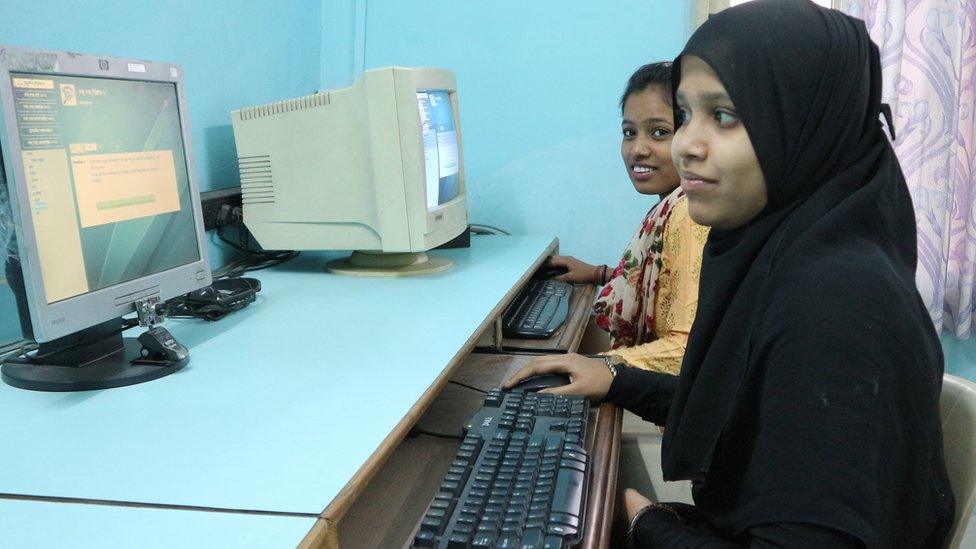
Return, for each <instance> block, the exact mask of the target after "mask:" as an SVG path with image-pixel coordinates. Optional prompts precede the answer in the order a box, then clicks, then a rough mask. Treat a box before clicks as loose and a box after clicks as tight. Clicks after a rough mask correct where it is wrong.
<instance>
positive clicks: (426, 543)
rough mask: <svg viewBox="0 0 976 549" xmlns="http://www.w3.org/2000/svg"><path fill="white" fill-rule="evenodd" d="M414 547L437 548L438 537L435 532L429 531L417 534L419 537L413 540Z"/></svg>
mask: <svg viewBox="0 0 976 549" xmlns="http://www.w3.org/2000/svg"><path fill="white" fill-rule="evenodd" d="M413 546H414V547H436V546H437V536H436V535H434V533H433V532H429V531H427V530H421V531H419V532H417V535H416V536H415V537H414V538H413Z"/></svg>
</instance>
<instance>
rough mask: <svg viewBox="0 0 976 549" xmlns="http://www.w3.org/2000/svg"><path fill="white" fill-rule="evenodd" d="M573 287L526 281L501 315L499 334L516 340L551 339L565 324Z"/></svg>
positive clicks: (547, 281) (566, 284) (555, 282)
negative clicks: (500, 332)
mask: <svg viewBox="0 0 976 549" xmlns="http://www.w3.org/2000/svg"><path fill="white" fill-rule="evenodd" d="M572 295H573V285H572V284H569V283H566V282H559V281H558V280H552V279H546V280H530V281H529V282H528V283H527V284H526V285H525V287H524V288H522V291H521V292H519V294H518V295H517V296H515V299H513V300H512V302H511V303H509V305H508V307H507V308H506V309H505V312H504V313H502V335H504V336H505V337H514V338H517V339H545V338H548V337H552V334H554V333H556V330H558V329H559V327H560V326H562V325H563V322H565V321H566V315H568V314H569V298H570V297H572Z"/></svg>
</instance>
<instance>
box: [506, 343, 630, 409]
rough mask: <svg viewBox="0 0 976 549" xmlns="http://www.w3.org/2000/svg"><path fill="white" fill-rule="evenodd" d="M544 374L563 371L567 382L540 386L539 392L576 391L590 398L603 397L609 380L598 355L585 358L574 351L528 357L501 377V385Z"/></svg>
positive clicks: (508, 384)
mask: <svg viewBox="0 0 976 549" xmlns="http://www.w3.org/2000/svg"><path fill="white" fill-rule="evenodd" d="M546 374H565V375H568V376H569V381H570V382H569V385H563V386H560V387H552V388H549V389H543V390H541V391H539V392H540V393H551V394H554V395H578V396H583V397H586V398H588V399H590V400H603V397H605V396H607V391H609V390H610V384H611V383H613V373H611V372H610V369H609V368H607V363H606V361H605V360H604V359H602V358H588V357H585V356H582V355H578V354H575V353H570V354H565V355H549V356H541V357H539V358H534V359H532V360H531V361H530V362H529V363H528V364H526V365H525V366H523V367H522V369H521V370H519V371H518V372H516V373H515V375H513V376H512V377H510V378H508V380H506V381H505V383H504V385H503V387H504V388H505V389H511V388H513V387H515V386H516V385H517V384H518V383H519V382H520V381H523V380H525V379H528V378H530V377H535V376H540V375H546Z"/></svg>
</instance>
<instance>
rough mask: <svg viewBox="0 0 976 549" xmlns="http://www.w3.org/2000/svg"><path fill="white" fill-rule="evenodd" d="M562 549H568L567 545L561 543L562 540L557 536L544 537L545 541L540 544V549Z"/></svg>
mask: <svg viewBox="0 0 976 549" xmlns="http://www.w3.org/2000/svg"><path fill="white" fill-rule="evenodd" d="M564 547H568V545H567V544H565V543H563V538H561V537H558V536H546V539H545V541H543V542H542V549H563V548H564Z"/></svg>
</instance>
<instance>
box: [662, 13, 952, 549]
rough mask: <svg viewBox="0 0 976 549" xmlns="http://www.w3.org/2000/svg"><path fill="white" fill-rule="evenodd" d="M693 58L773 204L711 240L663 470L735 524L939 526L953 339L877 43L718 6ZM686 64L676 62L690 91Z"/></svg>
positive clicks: (791, 17)
mask: <svg viewBox="0 0 976 549" xmlns="http://www.w3.org/2000/svg"><path fill="white" fill-rule="evenodd" d="M687 55H693V56H697V57H699V58H701V59H702V60H704V61H705V62H706V63H707V64H708V65H709V66H710V67H711V68H712V69H713V70H714V71H715V72H716V74H717V75H718V77H719V79H720V80H721V81H722V83H723V84H724V86H725V88H726V90H727V91H728V93H729V96H730V97H731V99H732V101H733V103H734V104H735V107H736V110H737V112H738V114H739V115H740V117H741V119H742V121H743V123H744V125H745V128H746V130H747V131H748V134H749V137H750V139H751V141H752V145H753V147H754V149H755V151H756V156H757V158H758V160H759V164H760V167H761V169H762V172H763V175H764V177H765V180H766V186H767V194H768V204H767V206H766V207H765V209H764V210H763V211H762V212H760V214H759V215H758V216H757V217H756V218H755V219H753V220H752V221H751V222H749V223H748V224H747V225H745V226H744V227H741V228H738V229H734V230H716V229H713V230H712V231H711V233H710V235H709V239H708V243H707V245H706V247H705V254H704V258H703V263H702V273H701V282H700V295H699V308H698V313H697V316H696V319H695V323H694V327H693V328H692V332H691V335H690V338H689V342H688V347H687V350H686V353H685V357H684V362H683V365H682V370H681V376H680V378H679V381H678V386H677V390H676V394H675V398H674V401H673V404H672V407H671V410H670V413H669V415H668V422H667V431H666V433H665V435H664V447H663V458H662V461H663V469H664V476H665V478H666V479H693V480H694V481H696V482H695V487H694V494H695V501H696V504H697V505H698V506H699V508H700V509H702V510H703V511H704V512H705V513H706V515H707V516H708V517H709V518H710V519H711V520H712V521H713V522H714V523H715V524H716V526H718V527H719V528H724V529H727V530H729V531H730V532H731V533H733V534H735V533H738V532H741V531H742V530H743V529H745V528H748V527H749V526H754V525H756V524H760V523H763V522H779V521H790V522H806V523H814V524H819V525H824V526H828V527H832V528H836V529H839V530H842V531H845V532H848V533H850V534H853V535H856V536H858V537H859V538H860V539H861V540H862V541H864V542H865V543H866V544H868V545H869V546H873V545H875V544H881V545H884V544H886V543H888V542H890V541H893V540H899V537H895V536H907V537H901V538H900V540H899V545H902V546H911V545H924V544H926V543H929V542H931V541H932V539H934V537H938V536H944V535H945V528H944V526H945V524H944V523H945V514H946V509H947V508H948V518H949V519H950V520H951V515H952V512H951V509H952V496H951V492H950V490H949V488H948V481H947V477H946V474H945V465H944V460H943V456H942V439H941V430H940V423H939V415H938V412H939V410H938V398H939V392H940V389H941V380H942V352H941V347H940V345H939V341H938V338H937V336H936V333H935V330H934V327H933V325H932V321H931V319H930V318H929V316H928V314H927V312H926V310H925V307H924V305H923V303H922V300H921V298H920V297H919V294H918V290H917V288H916V286H915V268H916V253H917V252H916V229H915V218H914V211H913V208H912V202H911V197H910V195H909V193H908V189H907V187H906V185H905V180H904V176H903V175H902V171H901V168H900V166H899V164H898V161H897V159H896V158H895V155H894V152H893V150H892V148H891V145H890V144H889V142H888V140H887V137H886V136H885V134H884V132H883V128H882V126H881V123H880V118H879V115H880V112H881V99H880V98H881V67H880V61H879V54H878V49H877V47H876V46H875V45H874V44H873V43H872V42H871V40H870V37H869V36H868V33H867V30H866V29H865V27H864V24H863V22H862V21H860V20H858V19H854V18H852V17H849V16H846V15H844V14H842V13H840V12H837V11H833V10H826V9H823V8H820V7H818V6H816V5H815V4H813V3H812V2H808V1H806V0H768V1H761V0H760V1H756V2H752V3H749V4H744V5H742V6H739V7H736V8H731V9H728V10H725V11H723V12H721V13H719V14H718V15H716V16H714V17H712V18H710V19H709V20H708V21H707V22H706V23H705V24H704V25H702V27H701V28H700V29H699V30H698V31H697V32H696V33H695V34H694V36H692V38H691V40H690V41H689V42H688V45H687V46H686V47H685V49H684V51H683V52H682V54H681V56H687ZM680 77H681V57H680V56H679V58H678V61H677V62H675V64H674V67H673V81H674V82H675V86H674V88H675V89H676V90H677V89H678V86H679V85H680ZM895 476H901V478H897V479H895V478H894V477H895ZM906 497H908V498H909V499H907V500H906V499H905V498H906ZM916 504H919V505H922V506H923V507H922V508H919V507H916V506H915V505H916ZM899 506H900V507H901V508H897V507H899ZM924 506H927V507H924ZM906 513H908V515H911V516H910V517H909V516H908V515H906ZM898 521H904V524H897V522H898ZM920 522H921V523H925V525H926V526H925V527H923V528H916V531H915V532H914V533H907V534H906V533H905V530H906V529H911V528H912V527H913V526H917V525H918V524H919V523H920ZM933 529H934V530H936V531H933Z"/></svg>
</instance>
